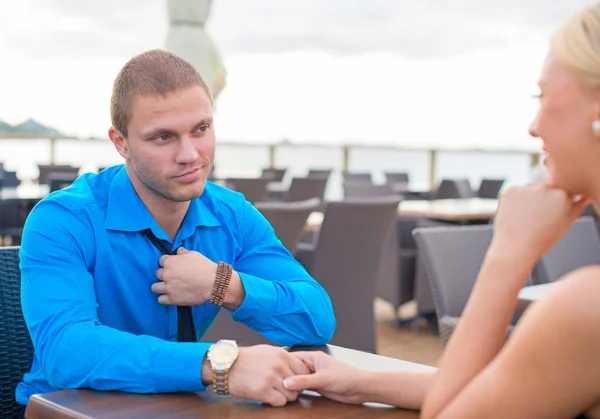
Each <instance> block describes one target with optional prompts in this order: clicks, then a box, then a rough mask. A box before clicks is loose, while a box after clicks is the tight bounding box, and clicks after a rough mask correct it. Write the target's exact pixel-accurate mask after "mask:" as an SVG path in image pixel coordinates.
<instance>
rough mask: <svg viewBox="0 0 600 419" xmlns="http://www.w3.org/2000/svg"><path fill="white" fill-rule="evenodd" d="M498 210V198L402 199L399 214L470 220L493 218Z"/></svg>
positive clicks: (449, 219)
mask: <svg viewBox="0 0 600 419" xmlns="http://www.w3.org/2000/svg"><path fill="white" fill-rule="evenodd" d="M497 210H498V200H497V199H484V198H469V199H433V200H414V201H411V200H409V201H402V202H400V206H399V207H398V215H405V216H412V217H422V218H435V219H440V220H447V221H468V220H482V219H489V218H492V217H493V216H494V215H495V214H496V211H497Z"/></svg>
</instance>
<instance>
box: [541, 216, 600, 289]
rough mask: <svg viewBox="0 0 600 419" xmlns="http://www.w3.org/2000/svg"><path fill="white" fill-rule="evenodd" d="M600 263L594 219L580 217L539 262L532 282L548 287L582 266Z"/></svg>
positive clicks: (599, 238)
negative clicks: (547, 284)
mask: <svg viewBox="0 0 600 419" xmlns="http://www.w3.org/2000/svg"><path fill="white" fill-rule="evenodd" d="M595 264H600V237H599V236H598V230H597V228H596V222H595V220H594V218H593V217H590V216H583V217H579V218H578V219H577V220H576V221H575V222H574V223H573V225H572V226H571V227H570V228H569V230H567V232H566V233H565V235H564V236H563V237H561V239H560V240H559V241H558V242H557V243H556V244H555V245H554V246H553V247H552V248H551V249H550V250H549V251H548V252H546V253H545V254H544V255H542V257H541V258H540V260H539V261H538V263H537V264H536V266H535V269H534V270H533V283H534V284H536V285H537V284H546V283H549V282H554V281H557V280H559V279H561V278H562V277H563V276H564V275H565V274H567V273H569V272H571V271H573V270H575V269H577V268H581V267H583V266H588V265H595Z"/></svg>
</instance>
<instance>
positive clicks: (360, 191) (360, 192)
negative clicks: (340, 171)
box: [344, 181, 395, 198]
mask: <svg viewBox="0 0 600 419" xmlns="http://www.w3.org/2000/svg"><path fill="white" fill-rule="evenodd" d="M390 195H395V193H394V190H393V189H392V187H391V186H390V185H389V184H383V185H375V184H372V183H367V182H360V181H359V182H357V181H345V182H344V198H369V197H377V196H390Z"/></svg>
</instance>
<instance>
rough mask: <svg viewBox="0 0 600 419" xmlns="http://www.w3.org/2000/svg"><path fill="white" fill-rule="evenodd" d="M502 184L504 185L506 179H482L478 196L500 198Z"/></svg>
mask: <svg viewBox="0 0 600 419" xmlns="http://www.w3.org/2000/svg"><path fill="white" fill-rule="evenodd" d="M502 185H504V179H482V180H481V183H480V184H479V190H478V191H477V196H478V197H479V198H491V199H495V198H498V195H499V194H500V190H501V189H502Z"/></svg>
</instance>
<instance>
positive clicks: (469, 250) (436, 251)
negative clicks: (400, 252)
mask: <svg viewBox="0 0 600 419" xmlns="http://www.w3.org/2000/svg"><path fill="white" fill-rule="evenodd" d="M413 234H414V237H415V240H416V242H417V246H418V248H419V251H420V252H421V256H422V260H423V264H424V265H423V266H424V268H425V272H426V275H427V279H428V282H429V285H430V286H431V289H432V294H433V298H434V302H435V310H436V314H437V318H438V324H439V330H440V336H441V339H442V343H443V345H446V344H447V343H448V340H449V339H450V336H451V334H452V332H453V331H454V328H455V327H456V325H457V323H458V320H459V318H460V316H461V315H462V312H463V309H464V308H465V305H466V304H467V301H468V299H469V296H470V294H471V290H472V289H473V286H474V284H475V281H476V279H477V275H478V274H479V270H480V268H481V265H482V263H483V260H484V257H485V254H486V252H487V249H488V247H489V245H490V243H491V241H492V235H493V226H492V225H478V226H452V227H429V228H417V229H415V230H414V232H413Z"/></svg>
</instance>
